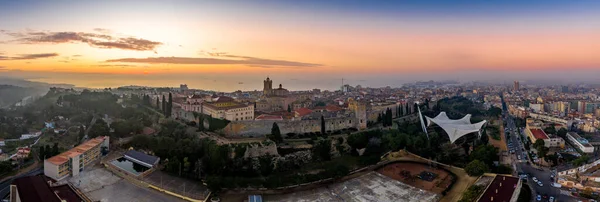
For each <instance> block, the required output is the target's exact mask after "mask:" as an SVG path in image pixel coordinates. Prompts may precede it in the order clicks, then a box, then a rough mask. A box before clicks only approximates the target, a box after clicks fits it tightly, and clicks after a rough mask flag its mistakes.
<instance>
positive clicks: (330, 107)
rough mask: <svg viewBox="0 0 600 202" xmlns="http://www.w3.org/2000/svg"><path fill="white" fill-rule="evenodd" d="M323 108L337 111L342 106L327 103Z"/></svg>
mask: <svg viewBox="0 0 600 202" xmlns="http://www.w3.org/2000/svg"><path fill="white" fill-rule="evenodd" d="M325 109H326V110H327V111H329V112H337V111H340V110H342V108H341V107H338V106H336V105H327V106H326V107H325Z"/></svg>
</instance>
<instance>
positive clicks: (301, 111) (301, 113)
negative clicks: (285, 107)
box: [294, 108, 312, 116]
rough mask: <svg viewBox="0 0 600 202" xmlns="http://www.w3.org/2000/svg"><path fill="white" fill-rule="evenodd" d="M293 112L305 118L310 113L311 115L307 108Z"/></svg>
mask: <svg viewBox="0 0 600 202" xmlns="http://www.w3.org/2000/svg"><path fill="white" fill-rule="evenodd" d="M294 112H296V113H297V114H298V116H306V115H308V114H310V113H312V110H310V109H308V108H299V109H296V110H294Z"/></svg>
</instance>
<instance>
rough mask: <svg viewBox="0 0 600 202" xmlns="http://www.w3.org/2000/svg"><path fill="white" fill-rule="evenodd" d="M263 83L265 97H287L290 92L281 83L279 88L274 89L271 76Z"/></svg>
mask: <svg viewBox="0 0 600 202" xmlns="http://www.w3.org/2000/svg"><path fill="white" fill-rule="evenodd" d="M263 84H264V85H263V86H264V87H263V96H265V97H274V96H276V97H286V96H287V95H288V94H289V93H290V91H288V90H287V89H285V88H283V87H282V85H281V84H279V88H276V89H273V80H271V79H269V77H267V79H266V80H264V81H263Z"/></svg>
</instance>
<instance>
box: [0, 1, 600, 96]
mask: <svg viewBox="0 0 600 202" xmlns="http://www.w3.org/2000/svg"><path fill="white" fill-rule="evenodd" d="M598 10H600V1H597V0H578V1H558V0H545V1H542V0H528V1H522V0H486V1H475V0H471V1H467V0H453V1H446V0H420V1H417V0H402V1H393V2H392V1H390V2H377V1H375V2H374V1H355V0H345V1H342V0H330V1H311V0H307V1H285V0H278V1H275V0H256V1H240V0H234V1H179V0H174V1H128V0H125V1H110V0H109V1H67V0H64V1H62V0H57V1H27V0H25V1H0V19H2V20H0V76H2V75H4V76H11V77H21V78H28V79H30V80H36V81H44V82H51V83H71V84H75V85H77V86H81V87H93V88H102V87H117V86H123V85H147V86H179V84H180V83H187V84H188V85H189V86H190V87H192V88H202V89H211V90H222V91H234V90H238V89H241V90H252V89H261V88H262V80H263V79H264V78H265V77H267V76H269V77H271V79H273V80H275V83H282V84H283V85H284V87H288V88H290V89H292V90H300V89H312V88H324V89H332V88H336V87H337V86H339V85H341V82H342V78H344V81H345V83H349V84H353V85H357V84H361V85H363V86H365V85H366V86H374V87H377V86H388V85H389V86H397V85H400V84H402V83H405V82H412V81H415V80H429V79H435V80H439V79H452V80H463V81H467V80H507V81H512V80H514V79H519V80H527V79H560V80H589V81H593V82H600V80H599V79H600V78H598V76H597V75H600V20H598V19H600V12H597V11H598Z"/></svg>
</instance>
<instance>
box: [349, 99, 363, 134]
mask: <svg viewBox="0 0 600 202" xmlns="http://www.w3.org/2000/svg"><path fill="white" fill-rule="evenodd" d="M348 109H350V111H352V112H354V116H356V128H357V129H359V130H363V129H366V128H367V105H366V104H365V103H363V102H360V101H357V100H354V99H352V98H348Z"/></svg>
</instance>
